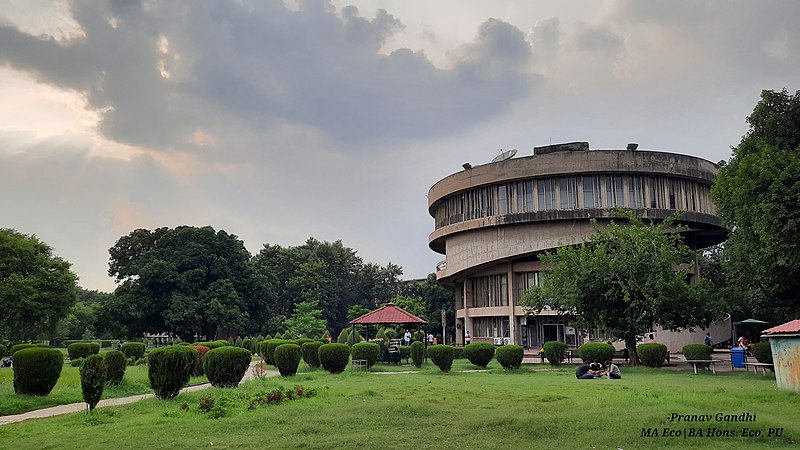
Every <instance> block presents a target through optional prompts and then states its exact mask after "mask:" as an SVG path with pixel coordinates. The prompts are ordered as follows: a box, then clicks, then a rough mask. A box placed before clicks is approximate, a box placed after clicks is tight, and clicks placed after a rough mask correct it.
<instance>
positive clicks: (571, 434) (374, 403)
mask: <svg viewBox="0 0 800 450" xmlns="http://www.w3.org/2000/svg"><path fill="white" fill-rule="evenodd" d="M489 367H490V369H491V370H490V371H489V372H480V373H466V372H460V370H463V369H474V368H475V367H473V366H471V365H470V364H469V363H468V362H466V361H463V360H460V361H457V362H456V364H455V365H454V372H451V373H448V374H444V373H441V372H439V371H438V369H436V368H434V367H431V366H427V367H423V369H421V370H418V371H415V372H416V373H411V374H381V373H367V372H352V371H351V370H350V369H348V370H347V371H346V372H345V373H343V374H339V375H331V374H328V373H327V372H324V371H312V372H308V373H302V374H299V375H297V376H295V377H292V378H288V379H287V378H280V377H275V378H263V379H257V380H253V381H249V382H246V383H243V384H242V385H240V387H239V388H237V389H228V390H223V389H209V390H205V391H201V392H195V393H186V394H181V395H179V396H178V397H177V398H176V399H174V400H171V401H162V400H156V399H150V400H143V401H141V402H138V403H135V404H131V405H126V406H122V407H114V408H108V409H100V410H97V411H96V412H95V413H94V414H92V415H89V414H87V413H78V414H70V415H65V416H60V417H53V418H49V419H42V420H35V421H29V422H23V423H19V424H12V425H6V426H3V427H0V442H13V446H14V447H15V448H107V447H109V446H112V445H124V446H125V447H132V448H211V447H213V448H232V449H233V448H236V449H239V448H253V449H256V448H259V449H260V448H281V449H282V448H392V449H395V448H397V449H405V448H408V449H427V448H436V449H442V448H445V449H447V448H587V449H588V448H598V449H600V448H611V449H617V448H625V449H628V448H662V447H672V448H767V447H769V448H771V447H795V446H796V444H797V442H798V440H799V439H800V396H798V395H796V394H792V393H789V392H784V391H780V390H778V389H777V388H776V386H775V381H774V379H773V378H771V377H763V376H761V375H760V374H759V375H753V374H748V373H744V372H735V373H731V372H728V373H718V374H717V375H711V374H708V373H701V374H699V375H694V374H693V373H691V372H675V371H668V370H659V369H647V368H623V378H622V379H621V380H606V379H597V380H576V379H575V375H574V366H573V367H569V366H567V367H566V368H563V369H550V368H549V367H546V366H529V367H523V368H522V369H521V370H519V371H515V372H506V371H505V370H503V369H501V368H499V366H498V365H497V363H496V361H493V362H492V363H491V364H490V366H489ZM379 369H380V370H389V369H394V370H397V367H396V366H380V367H379ZM400 369H401V370H406V369H409V367H400ZM300 370H301V371H304V370H307V368H305V367H304V366H302V365H301V368H300ZM295 385H302V386H303V387H304V388H306V389H308V388H313V389H316V390H317V392H318V395H317V396H316V397H313V398H303V399H301V400H295V401H290V402H288V401H285V402H283V403H281V404H278V405H269V406H258V407H256V408H255V409H253V410H248V407H247V406H248V404H249V403H250V400H251V399H252V398H253V397H254V396H255V395H256V394H258V393H259V392H264V391H270V390H273V389H275V388H277V387H279V386H282V387H283V388H291V387H292V386H295ZM207 395H211V396H212V397H213V398H214V399H215V401H216V402H217V404H218V405H220V404H222V405H224V407H223V408H222V410H224V413H225V415H224V417H221V418H216V419H215V418H211V416H210V414H208V413H203V412H201V411H200V408H199V404H200V400H201V398H203V397H204V396H207ZM3 400H5V397H3ZM183 404H185V405H188V409H187V410H182V409H181V405H183ZM718 413H721V414H723V415H728V416H734V417H735V416H742V415H746V414H750V415H751V416H750V417H751V418H752V417H754V420H751V421H747V422H732V421H730V419H732V418H733V417H728V418H725V417H722V416H720V419H721V420H717V419H716V417H715V416H716V415H717V414H718ZM673 414H682V415H685V414H695V415H710V416H711V420H710V421H709V422H688V423H685V422H683V421H681V422H675V421H671V420H670V419H671V418H672V417H673ZM665 428H666V429H668V431H667V434H669V433H670V432H672V433H673V434H676V433H678V432H680V433H681V436H669V435H668V436H663V434H664V433H663V432H664V429H665ZM650 429H656V430H657V433H658V436H652V431H650V433H651V436H652V437H643V436H642V434H643V430H645V434H647V430H650ZM691 429H694V430H697V429H699V430H702V433H703V436H702V437H687V436H686V435H688V434H689V433H690V431H689V430H691ZM709 429H711V431H712V436H707V434H708V431H709ZM745 429H747V430H749V431H747V432H745V433H743V431H745ZM770 429H773V435H772V436H769V437H768V436H767V434H768V433H769V430H770ZM776 430H780V432H781V433H782V434H781V435H780V436H775V435H774V434H775V433H776V432H778V431H776ZM757 432H758V433H761V436H755V434H756V433H757ZM695 433H697V432H696V431H695ZM746 433H753V434H754V436H743V434H746ZM724 434H728V436H724Z"/></svg>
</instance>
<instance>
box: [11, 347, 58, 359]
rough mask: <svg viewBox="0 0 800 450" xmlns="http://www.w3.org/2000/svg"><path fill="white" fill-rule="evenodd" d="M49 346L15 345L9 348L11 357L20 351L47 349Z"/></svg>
mask: <svg viewBox="0 0 800 450" xmlns="http://www.w3.org/2000/svg"><path fill="white" fill-rule="evenodd" d="M49 347H50V346H49V345H47V344H17V345H12V346H11V356H14V354H15V353H17V352H18V351H20V350H24V349H26V348H49Z"/></svg>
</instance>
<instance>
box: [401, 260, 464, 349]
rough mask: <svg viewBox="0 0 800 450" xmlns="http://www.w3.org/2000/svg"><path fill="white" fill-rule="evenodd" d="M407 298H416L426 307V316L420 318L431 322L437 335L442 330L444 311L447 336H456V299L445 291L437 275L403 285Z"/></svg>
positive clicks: (430, 275) (449, 292)
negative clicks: (437, 279)
mask: <svg viewBox="0 0 800 450" xmlns="http://www.w3.org/2000/svg"><path fill="white" fill-rule="evenodd" d="M401 295H403V296H406V297H416V298H419V299H421V300H422V303H423V304H424V305H425V311H426V315H425V316H420V317H423V318H425V319H427V320H428V321H429V322H430V327H431V330H436V331H434V334H436V332H437V331H439V330H441V329H442V311H444V312H445V321H446V323H447V336H451V337H452V336H455V332H456V309H455V304H456V298H455V294H454V293H453V292H451V291H448V290H447V289H445V288H444V287H443V286H442V285H441V284H439V282H438V281H436V274H433V273H432V274H429V275H428V276H427V277H426V278H425V280H424V281H422V282H418V281H416V280H414V281H407V282H405V283H404V284H403V289H402V294H401Z"/></svg>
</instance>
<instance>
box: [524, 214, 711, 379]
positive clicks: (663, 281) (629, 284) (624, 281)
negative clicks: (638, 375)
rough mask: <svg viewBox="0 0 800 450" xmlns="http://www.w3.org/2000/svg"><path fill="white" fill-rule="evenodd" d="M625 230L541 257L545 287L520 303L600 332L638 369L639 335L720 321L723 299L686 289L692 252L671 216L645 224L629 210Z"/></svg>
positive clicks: (611, 229)
mask: <svg viewBox="0 0 800 450" xmlns="http://www.w3.org/2000/svg"><path fill="white" fill-rule="evenodd" d="M620 214H621V216H622V218H623V220H624V221H625V222H627V223H626V224H617V223H615V222H611V223H610V224H609V225H608V226H607V227H605V228H601V227H599V226H598V228H597V231H596V233H595V234H594V235H593V236H592V237H591V239H590V240H589V242H587V243H584V244H581V245H578V246H563V247H559V248H558V249H556V250H555V252H550V253H546V254H544V255H542V256H541V257H540V260H541V261H542V263H543V265H544V268H545V270H544V271H543V272H542V274H541V278H540V283H541V284H540V286H534V287H532V288H531V289H529V290H528V291H527V292H526V293H525V295H524V297H523V300H522V303H523V304H524V305H526V306H527V308H528V309H529V310H533V311H536V312H539V311H541V310H542V309H547V308H550V309H553V310H555V311H558V312H559V313H561V314H564V315H568V316H570V318H571V322H572V323H574V324H575V325H577V326H578V327H579V328H582V329H599V330H601V331H603V332H604V333H606V335H607V336H609V337H613V338H617V339H621V340H624V341H625V344H626V347H627V348H628V351H629V353H630V355H631V358H632V360H633V361H634V364H638V357H637V354H636V336H637V335H643V334H645V332H647V331H648V330H650V329H651V327H652V326H653V325H660V326H662V327H664V328H667V329H672V330H675V329H680V328H686V327H693V326H704V325H707V324H708V323H710V321H711V320H712V319H713V318H714V317H715V316H716V315H717V313H718V312H719V311H720V309H721V307H720V305H719V302H718V300H716V299H715V298H714V297H713V296H710V295H708V290H707V289H706V287H705V285H704V284H703V283H702V282H698V283H696V284H691V283H689V276H690V272H689V264H688V263H689V261H690V259H691V250H690V249H689V247H687V246H686V245H685V244H684V243H683V241H682V238H681V237H680V235H679V234H678V233H676V232H675V231H677V228H676V227H675V226H674V219H673V218H670V219H668V220H665V221H663V222H661V223H644V222H643V221H642V219H640V218H639V217H637V216H635V215H634V214H633V213H632V212H623V213H620Z"/></svg>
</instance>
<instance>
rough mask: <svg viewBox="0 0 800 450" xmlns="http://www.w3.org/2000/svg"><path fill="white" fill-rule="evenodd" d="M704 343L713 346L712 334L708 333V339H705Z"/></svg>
mask: <svg viewBox="0 0 800 450" xmlns="http://www.w3.org/2000/svg"><path fill="white" fill-rule="evenodd" d="M703 343H704V344H706V345H711V334H710V333H706V337H705V339H703Z"/></svg>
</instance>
